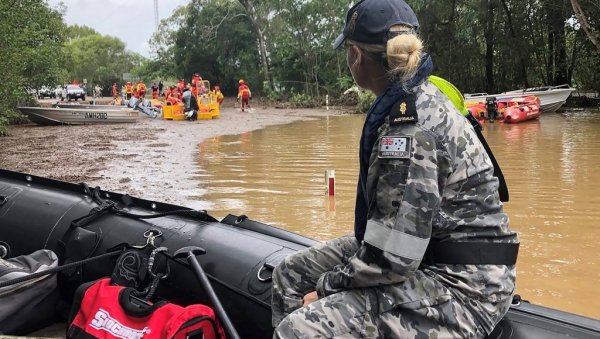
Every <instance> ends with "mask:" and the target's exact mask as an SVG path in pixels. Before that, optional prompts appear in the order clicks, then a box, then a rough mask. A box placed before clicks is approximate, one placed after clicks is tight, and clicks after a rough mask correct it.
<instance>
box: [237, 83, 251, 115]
mask: <svg viewBox="0 0 600 339" xmlns="http://www.w3.org/2000/svg"><path fill="white" fill-rule="evenodd" d="M238 84H239V87H238V95H237V100H238V102H240V101H241V110H242V112H244V111H245V109H246V108H250V100H252V92H250V87H248V85H247V84H246V82H245V81H244V80H242V79H240V81H238Z"/></svg>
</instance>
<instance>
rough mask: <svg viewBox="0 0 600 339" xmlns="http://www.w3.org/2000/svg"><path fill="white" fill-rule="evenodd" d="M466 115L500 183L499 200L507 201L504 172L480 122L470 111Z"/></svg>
mask: <svg viewBox="0 0 600 339" xmlns="http://www.w3.org/2000/svg"><path fill="white" fill-rule="evenodd" d="M466 117H467V120H469V122H470V123H471V125H473V128H474V129H475V133H477V137H478V138H479V141H480V142H481V144H482V145H483V148H485V151H486V152H487V154H488V156H489V157H490V160H491V161H492V164H493V165H494V176H495V177H496V178H498V183H499V185H500V186H499V187H498V194H499V195H500V201H502V202H507V201H508V186H507V185H506V180H504V174H502V170H501V169H500V165H498V161H497V160H496V157H494V153H492V149H491V148H490V146H489V145H488V143H487V141H486V140H485V138H484V137H483V134H482V133H481V124H480V123H479V121H477V119H475V117H474V116H472V115H471V114H470V113H469V114H467V115H466Z"/></svg>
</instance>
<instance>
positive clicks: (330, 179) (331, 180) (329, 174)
mask: <svg viewBox="0 0 600 339" xmlns="http://www.w3.org/2000/svg"><path fill="white" fill-rule="evenodd" d="M325 186H326V187H327V189H326V192H327V194H329V195H335V170H326V171H325Z"/></svg>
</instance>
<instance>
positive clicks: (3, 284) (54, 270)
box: [0, 247, 124, 288]
mask: <svg viewBox="0 0 600 339" xmlns="http://www.w3.org/2000/svg"><path fill="white" fill-rule="evenodd" d="M123 249H124V247H123V248H119V249H117V250H113V251H109V252H106V253H103V254H100V255H97V256H95V257H91V258H87V259H83V260H80V261H75V262H71V263H68V264H65V265H61V266H56V267H53V268H50V269H47V270H45V271H40V272H36V273H32V274H30V275H26V276H22V277H19V278H15V279H12V280H7V281H3V282H0V288H2V287H6V286H11V285H14V284H20V283H22V282H25V281H29V280H32V279H36V278H39V277H43V276H45V275H50V274H54V273H58V272H61V271H65V270H68V269H71V268H74V267H79V266H82V265H85V264H89V263H91V262H94V261H97V260H100V259H104V258H110V257H114V256H116V255H117V254H119V253H121V252H123Z"/></svg>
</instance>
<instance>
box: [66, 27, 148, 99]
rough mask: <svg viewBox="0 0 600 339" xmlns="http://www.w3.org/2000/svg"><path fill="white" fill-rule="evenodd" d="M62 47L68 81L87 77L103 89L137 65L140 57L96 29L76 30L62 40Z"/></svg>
mask: <svg viewBox="0 0 600 339" xmlns="http://www.w3.org/2000/svg"><path fill="white" fill-rule="evenodd" d="M79 29H80V28H79ZM84 31H86V32H89V31H88V30H84ZM64 50H65V55H67V56H68V57H67V58H66V61H65V67H66V69H67V71H68V79H69V81H79V82H81V81H82V80H83V79H87V81H88V83H90V84H92V83H93V84H99V85H100V86H102V87H104V88H105V89H108V88H110V86H111V85H112V84H113V83H114V82H120V80H121V77H122V74H123V73H128V72H129V71H131V70H132V69H133V68H134V67H136V66H140V64H141V62H142V60H143V59H144V58H143V57H141V56H140V55H138V54H135V53H132V52H129V51H127V50H126V49H125V43H124V42H123V41H121V40H120V39H118V38H115V37H111V36H105V35H100V34H98V33H90V34H83V35H80V34H78V35H76V37H75V38H73V39H71V40H69V41H68V42H67V43H66V44H65V47H64Z"/></svg>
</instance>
